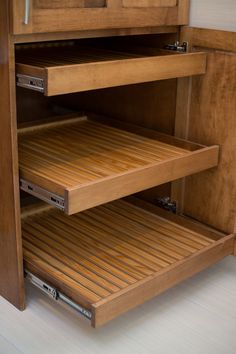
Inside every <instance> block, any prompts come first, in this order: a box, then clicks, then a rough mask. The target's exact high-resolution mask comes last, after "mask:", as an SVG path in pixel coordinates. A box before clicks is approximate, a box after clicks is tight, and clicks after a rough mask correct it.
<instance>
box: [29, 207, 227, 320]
mask: <svg viewBox="0 0 236 354" xmlns="http://www.w3.org/2000/svg"><path fill="white" fill-rule="evenodd" d="M176 219H177V221H175V222H173V221H170V220H169V219H168V213H167V214H166V217H163V215H162V216H158V215H155V214H154V213H151V212H149V211H145V210H144V209H141V208H139V207H137V206H135V205H133V204H130V203H128V202H125V201H122V200H119V201H116V202H113V203H110V204H106V205H103V206H100V207H97V208H94V209H91V210H89V211H86V212H82V213H79V214H76V215H74V216H71V217H68V216H65V215H63V214H62V213H61V212H59V211H57V210H55V209H46V210H45V211H42V210H41V209H39V210H38V211H37V212H36V213H35V215H29V214H28V216H27V214H26V216H25V217H24V218H23V220H22V230H23V247H24V260H25V267H26V268H27V269H28V270H29V271H33V272H34V274H36V275H39V276H40V277H41V278H42V279H44V280H45V281H50V283H51V284H52V285H53V286H55V287H57V289H58V290H60V291H61V292H63V293H65V294H66V295H67V296H69V297H70V298H71V299H72V300H74V301H76V302H78V303H80V304H83V306H85V307H86V308H87V309H89V310H90V311H92V314H93V318H92V325H93V326H94V327H98V326H101V325H103V324H104V323H105V322H108V321H109V320H111V319H112V318H114V317H116V316H118V315H120V314H121V313H123V312H126V311H127V310H128V309H130V308H133V307H135V306H137V305H139V304H140V303H143V302H144V301H145V300H147V299H149V298H151V297H153V296H155V295H157V294H159V293H161V292H162V291H164V290H165V289H167V288H168V287H169V286H171V285H173V284H176V283H178V282H179V281H181V280H183V279H185V278H187V277H188V276H191V275H193V274H195V273H196V272H198V271H200V270H202V269H204V268H205V267H207V266H208V265H209V264H212V263H214V262H216V261H217V260H219V259H221V258H223V257H224V256H226V255H228V254H231V253H232V251H233V241H234V235H231V236H225V237H222V238H221V237H219V235H218V234H216V235H214V233H213V232H212V235H214V236H215V237H213V238H212V237H210V236H209V235H210V234H209V233H205V232H204V230H201V229H199V230H198V231H194V230H191V223H189V224H188V227H185V226H183V225H181V223H180V225H179V224H178V220H181V218H180V219H178V218H177V217H176Z"/></svg>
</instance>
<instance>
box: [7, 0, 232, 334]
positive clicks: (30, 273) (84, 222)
mask: <svg viewBox="0 0 236 354" xmlns="http://www.w3.org/2000/svg"><path fill="white" fill-rule="evenodd" d="M11 5H13V6H11V7H9V8H8V6H9V2H8V1H2V2H1V4H0V10H1V11H0V49H1V51H2V57H1V66H0V85H1V88H2V92H3V94H2V96H1V97H0V103H1V104H0V114H1V122H2V125H1V139H0V157H1V158H0V167H1V174H0V192H1V195H2V203H1V206H0V246H1V247H0V280H1V281H0V294H1V295H2V296H4V297H5V298H6V299H8V300H9V301H10V302H11V303H13V304H14V305H15V306H16V307H17V308H19V309H23V308H24V306H25V303H24V296H25V293H24V277H23V274H25V278H26V279H28V280H29V281H30V282H31V283H33V284H34V285H35V286H37V287H38V288H40V289H41V290H42V291H43V292H45V293H46V294H47V295H49V296H51V297H52V298H53V299H54V300H55V301H61V302H63V303H66V304H67V305H69V306H71V307H73V308H74V309H75V310H76V311H77V312H79V313H80V314H81V315H83V316H84V317H85V318H87V319H88V320H90V322H91V325H92V326H93V327H99V326H102V325H103V324H105V323H106V322H108V321H110V320H112V319H114V318H115V317H117V316H119V315H121V314H122V313H124V312H126V311H128V310H130V309H132V308H134V307H135V306H138V305H140V304H142V303H143V302H145V301H146V300H148V299H151V298H152V297H154V296H156V295H158V294H160V293H162V292H163V291H165V290H167V289H168V288H170V287H171V286H174V285H176V284H177V283H179V282H181V281H183V280H184V279H186V278H188V277H190V276H192V275H194V274H196V273H197V272H199V271H201V270H203V269H205V268H206V267H208V266H210V265H211V264H213V263H215V262H217V261H219V260H220V259H222V258H223V257H225V256H228V255H230V254H233V253H234V252H235V220H236V210H235V198H236V182H235V181H236V175H235V171H236V168H235V166H234V161H236V149H235V134H236V125H235V119H234V118H235V117H234V116H235V109H236V107H235V104H234V103H235V102H236V97H235V84H236V77H235V75H234V68H235V65H236V47H235V45H234V43H235V39H236V34H235V33H229V32H222V31H213V30H203V29H194V28H189V27H185V28H183V29H182V28H180V27H179V26H176V25H180V24H184V23H186V22H187V17H188V16H187V14H188V2H187V1H183V0H182V1H181V0H179V1H177V0H165V1H164V0H163V1H162V0H139V1H138V0H135V1H134V0H119V1H115V0H110V1H109V0H108V1H105V0H83V1H82V0H71V1H60V0H58V1H48V0H34V1H33V0H31V1H13V2H12V4H11ZM8 14H9V16H8ZM12 20H13V21H12ZM24 22H25V23H24ZM10 24H13V30H10ZM137 27H140V29H138V30H137ZM127 28H130V31H128V32H126V31H127ZM115 29H118V31H116V30H115ZM82 30H83V32H81V31H82ZM101 30H103V32H101ZM111 30H112V31H111ZM114 30H115V31H114ZM122 31H123V32H122ZM59 32H61V33H59ZM182 42H185V43H184V44H183V45H181V44H182ZM186 42H188V45H187V43H186ZM222 68H223V70H222ZM219 201H220V202H219ZM20 206H21V207H20ZM164 209H166V210H164ZM9 280H10V281H9Z"/></svg>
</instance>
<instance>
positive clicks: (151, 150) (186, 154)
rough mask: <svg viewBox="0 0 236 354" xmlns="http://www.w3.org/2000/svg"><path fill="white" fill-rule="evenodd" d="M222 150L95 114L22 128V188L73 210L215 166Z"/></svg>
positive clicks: (20, 150) (51, 202)
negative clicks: (97, 116)
mask: <svg viewBox="0 0 236 354" xmlns="http://www.w3.org/2000/svg"><path fill="white" fill-rule="evenodd" d="M91 118H92V117H91ZM112 125H113V126H112ZM117 127H119V129H118V128H117ZM218 154H219V147H218V146H211V147H205V146H202V145H198V144H194V143H191V142H187V141H184V140H181V139H177V138H174V137H171V136H168V135H165V134H159V133H158V132H154V131H152V130H148V129H142V128H138V127H135V126H132V125H125V124H122V123H119V122H115V121H113V124H112V121H111V120H106V119H102V118H97V119H96V118H95V117H93V119H88V117H86V116H85V117H79V118H71V119H68V120H65V121H63V120H62V121H59V122H52V123H48V124H46V125H41V126H38V127H37V126H34V127H30V128H26V129H22V130H20V131H19V164H20V178H21V189H22V190H24V191H26V192H28V193H30V194H32V195H34V196H37V197H38V198H40V199H42V200H44V201H47V202H48V203H50V204H53V205H54V206H57V207H59V208H60V209H62V210H64V211H65V212H66V213H67V214H69V215H71V214H74V213H77V212H79V211H82V210H85V209H88V208H91V207H94V206H97V205H100V204H103V203H106V202H109V201H112V200H115V199H118V198H122V197H125V196H128V195H131V194H133V193H137V192H139V191H142V190H145V189H148V188H151V187H154V186H157V185H160V184H163V183H166V182H169V181H173V180H175V179H178V178H181V177H184V176H188V175H190V174H193V173H197V172H200V171H203V170H205V169H209V168H211V167H215V166H217V164H218Z"/></svg>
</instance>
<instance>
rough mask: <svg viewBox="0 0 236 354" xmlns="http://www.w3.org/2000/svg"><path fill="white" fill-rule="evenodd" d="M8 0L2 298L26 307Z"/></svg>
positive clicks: (3, 10)
mask: <svg viewBox="0 0 236 354" xmlns="http://www.w3.org/2000/svg"><path fill="white" fill-rule="evenodd" d="M8 3H9V2H8V1H1V2H0V52H1V55H0V91H1V95H0V117H1V133H0V134H1V138H0V195H1V203H0V295H2V296H3V297H5V298H6V299H7V300H9V301H10V302H11V303H12V304H14V305H15V306H16V307H18V308H19V309H21V310H22V309H23V308H24V281H23V256H22V246H21V231H20V208H19V184H18V183H19V182H18V160H17V135H16V103H15V80H14V76H15V75H14V74H15V72H14V45H13V43H12V41H11V38H10V36H9V18H8V14H9V11H8Z"/></svg>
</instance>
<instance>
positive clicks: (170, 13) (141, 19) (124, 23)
mask: <svg viewBox="0 0 236 354" xmlns="http://www.w3.org/2000/svg"><path fill="white" fill-rule="evenodd" d="M188 10H189V0H12V17H13V21H12V24H13V28H12V32H13V34H15V35H18V34H32V33H48V32H66V31H80V30H104V29H114V28H138V27H157V26H173V25H174V26H175V25H185V24H187V23H188V12H189V11H188Z"/></svg>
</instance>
